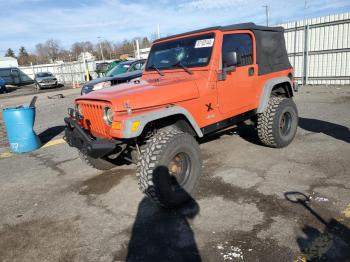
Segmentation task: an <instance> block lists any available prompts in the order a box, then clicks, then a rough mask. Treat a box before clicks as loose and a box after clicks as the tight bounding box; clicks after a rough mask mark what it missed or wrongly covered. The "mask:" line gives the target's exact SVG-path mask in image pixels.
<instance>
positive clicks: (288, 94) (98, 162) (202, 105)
mask: <svg viewBox="0 0 350 262" xmlns="http://www.w3.org/2000/svg"><path fill="white" fill-rule="evenodd" d="M293 91H297V88H296V85H295V83H294V78H293V69H292V67H291V65H290V63H289V60H288V55H287V52H286V47H285V41H284V34H283V28H281V27H264V26H257V25H255V24H253V23H246V24H236V25H229V26H219V27H211V28H206V29H202V30H197V31H192V32H188V33H184V34H179V35H174V36H170V37H166V38H162V39H158V40H156V41H155V42H154V43H153V45H152V48H151V51H150V54H149V57H148V60H147V64H146V67H145V71H144V73H143V75H142V77H141V79H139V80H134V81H132V82H129V83H126V84H121V85H118V86H114V87H110V88H106V89H102V90H99V91H96V92H92V93H90V94H88V95H85V96H83V97H80V98H77V99H76V101H75V108H74V109H73V108H70V109H68V114H69V117H66V118H65V122H66V130H65V139H66V141H67V142H68V144H69V145H70V146H73V147H77V148H78V149H79V154H80V157H81V158H82V160H84V161H85V162H86V163H87V164H89V165H91V166H93V167H95V168H97V169H100V170H106V169H110V168H113V167H115V166H116V165H118V163H119V164H120V163H121V161H120V160H128V161H131V162H134V163H137V171H136V172H137V177H138V184H139V187H140V189H141V191H142V192H144V193H145V194H146V195H147V196H149V197H150V198H151V199H152V200H153V201H154V202H156V203H157V204H160V205H162V206H165V207H172V206H175V205H178V204H180V203H182V202H184V201H186V200H187V199H188V198H189V195H190V194H191V192H192V191H193V189H194V187H195V184H196V182H197V180H198V178H199V176H200V173H201V168H202V162H201V156H200V149H199V145H198V142H197V141H198V140H199V138H202V137H204V136H207V135H208V134H211V133H213V132H216V131H218V130H220V129H224V128H227V127H229V126H232V125H236V124H238V123H240V122H243V121H245V120H249V119H250V120H252V121H253V123H255V126H256V129H257V132H258V136H259V138H260V140H261V143H262V144H264V145H266V146H270V147H276V148H281V147H285V146H287V145H288V144H289V143H290V142H291V141H292V140H293V138H294V136H295V133H296V130H297V126H298V112H297V108H296V105H295V103H294V101H293V99H292V98H293ZM165 168H166V169H167V170H168V171H167V172H158V171H157V170H160V169H163V170H164V169H165Z"/></svg>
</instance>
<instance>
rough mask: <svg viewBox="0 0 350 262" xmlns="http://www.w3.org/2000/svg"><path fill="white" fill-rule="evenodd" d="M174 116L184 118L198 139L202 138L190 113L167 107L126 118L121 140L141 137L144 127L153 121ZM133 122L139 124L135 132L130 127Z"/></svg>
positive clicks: (180, 108) (178, 107)
mask: <svg viewBox="0 0 350 262" xmlns="http://www.w3.org/2000/svg"><path fill="white" fill-rule="evenodd" d="M174 115H183V116H185V117H186V119H187V120H188V122H189V123H190V124H191V126H192V127H193V129H194V131H195V132H196V134H197V136H198V137H203V133H202V131H201V129H200V128H199V126H198V125H197V123H196V121H195V120H194V118H193V116H192V115H191V113H190V112H188V111H187V110H186V109H185V108H183V107H180V106H169V107H164V108H160V109H156V110H153V111H150V112H145V113H143V114H139V115H136V116H131V117H129V118H127V119H126V120H125V122H124V128H123V138H134V137H138V136H139V135H141V133H142V131H143V129H144V128H145V126H146V125H147V124H148V123H150V122H152V121H155V120H159V119H162V118H165V117H168V116H174ZM135 121H139V122H140V126H139V128H138V130H137V131H135V132H132V131H131V127H132V124H133V123H134V122H135Z"/></svg>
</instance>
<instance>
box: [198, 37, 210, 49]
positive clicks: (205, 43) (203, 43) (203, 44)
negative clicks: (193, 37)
mask: <svg viewBox="0 0 350 262" xmlns="http://www.w3.org/2000/svg"><path fill="white" fill-rule="evenodd" d="M213 44H214V38H209V39H201V40H197V41H196V45H195V46H194V48H203V47H212V46H213Z"/></svg>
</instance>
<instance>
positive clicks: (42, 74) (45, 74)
mask: <svg viewBox="0 0 350 262" xmlns="http://www.w3.org/2000/svg"><path fill="white" fill-rule="evenodd" d="M36 76H37V77H48V76H52V74H51V73H46V72H44V73H37V74H36Z"/></svg>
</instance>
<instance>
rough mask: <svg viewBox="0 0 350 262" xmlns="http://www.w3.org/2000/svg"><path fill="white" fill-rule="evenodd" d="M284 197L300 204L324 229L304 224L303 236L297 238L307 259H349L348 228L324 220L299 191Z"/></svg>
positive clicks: (332, 221) (334, 221) (333, 220)
mask: <svg viewBox="0 0 350 262" xmlns="http://www.w3.org/2000/svg"><path fill="white" fill-rule="evenodd" d="M284 196H285V198H286V199H287V200H288V201H290V202H292V203H295V204H300V205H301V206H303V207H304V208H305V209H306V210H308V211H309V212H310V213H311V214H312V215H313V216H314V217H315V218H316V219H317V220H318V221H319V222H321V223H322V224H323V225H324V229H323V230H322V231H323V232H322V231H320V230H319V229H317V228H315V227H312V226H309V225H304V227H303V228H302V231H303V233H304V235H303V236H301V237H298V238H297V243H298V245H299V248H300V251H301V252H302V254H303V256H304V257H305V259H306V260H307V261H350V229H349V228H348V227H347V226H346V225H344V224H342V223H340V222H339V221H337V220H335V219H334V218H332V219H330V220H329V221H326V220H325V219H324V218H322V217H321V216H320V215H319V214H318V213H317V212H316V211H315V210H313V209H312V208H311V207H310V206H309V205H308V202H309V198H308V197H307V196H306V195H305V194H303V193H300V192H287V193H285V194H284Z"/></svg>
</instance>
